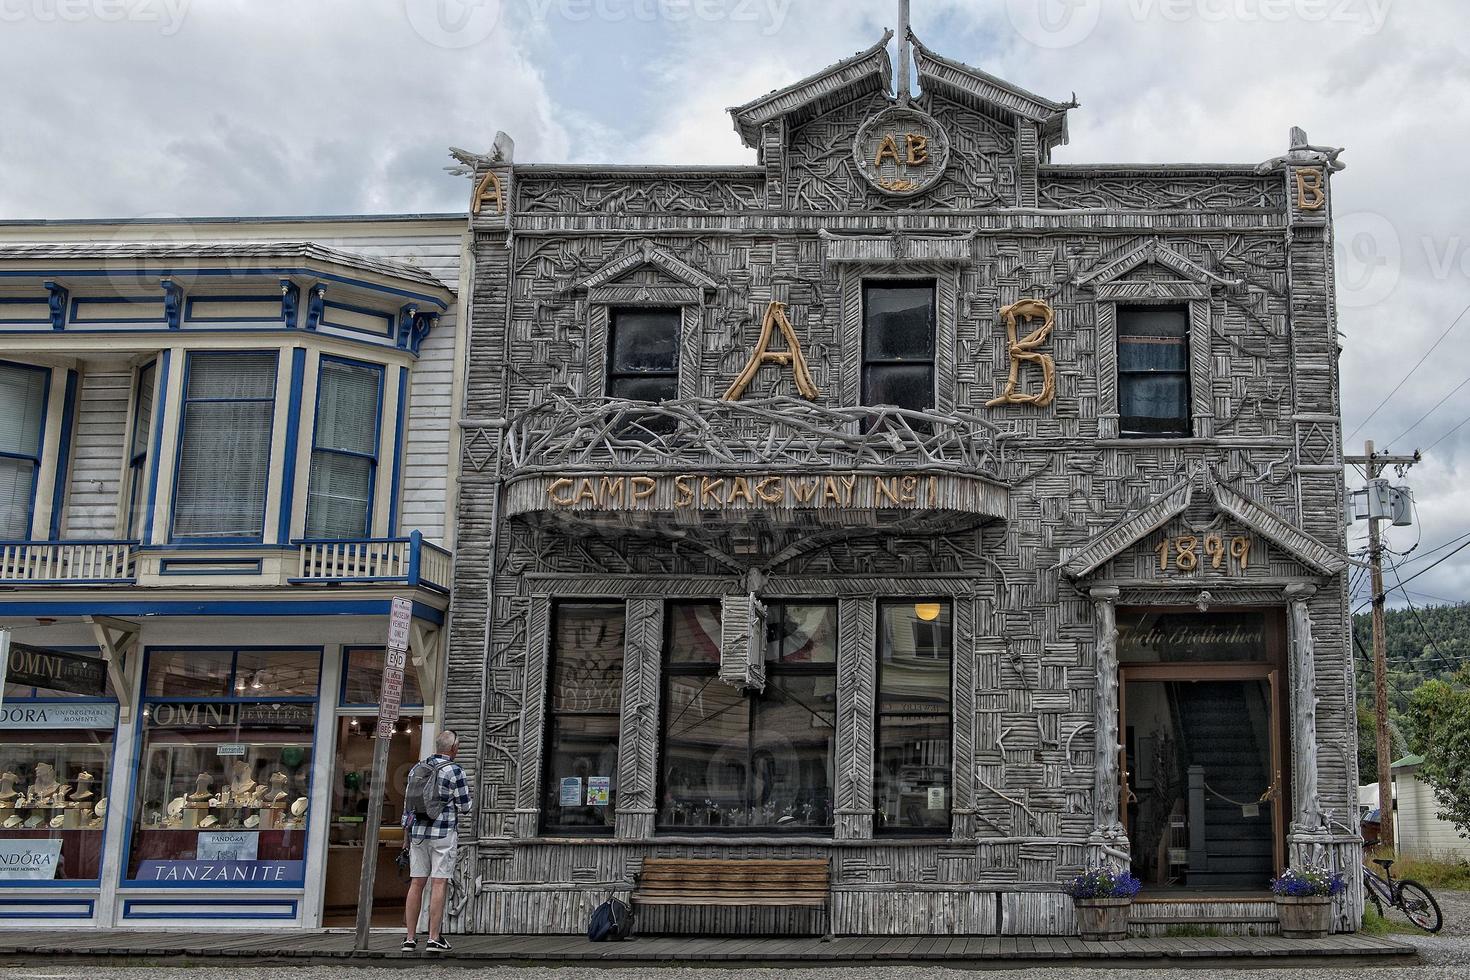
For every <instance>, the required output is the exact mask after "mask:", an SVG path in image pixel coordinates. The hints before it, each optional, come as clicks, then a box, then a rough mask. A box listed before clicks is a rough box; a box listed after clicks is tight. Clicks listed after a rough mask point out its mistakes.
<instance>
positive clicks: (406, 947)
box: [398, 936, 419, 953]
mask: <svg viewBox="0 0 1470 980" xmlns="http://www.w3.org/2000/svg"><path fill="white" fill-rule="evenodd" d="M398 948H399V949H400V950H402V951H403V952H405V953H412V952H413V951H414V950H416V949H418V948H419V944H418V943H416V942H414V941H413V937H412V936H409V937H408V938H407V939H405V940H404V941H403V945H402V946H399V947H398Z"/></svg>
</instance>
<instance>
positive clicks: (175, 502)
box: [168, 348, 281, 545]
mask: <svg viewBox="0 0 1470 980" xmlns="http://www.w3.org/2000/svg"><path fill="white" fill-rule="evenodd" d="M241 354H269V355H270V356H271V360H272V362H273V363H274V364H275V373H274V374H272V375H271V396H270V398H268V399H267V398H190V397H189V369H190V367H191V366H192V365H193V363H194V358H196V357H236V356H239V355H241ZM280 378H281V351H280V348H266V349H264V350H227V351H217V350H191V351H188V352H186V353H185V356H184V378H183V382H184V383H183V386H182V387H181V388H180V389H179V431H178V432H177V433H175V434H174V474H173V492H172V500H171V501H170V507H169V521H168V537H169V540H170V541H176V542H185V543H187V542H191V541H193V542H200V543H210V544H222V545H223V544H262V543H264V541H265V515H266V513H267V512H268V511H269V510H270V481H271V466H272V464H273V463H274V459H273V449H274V446H273V445H272V444H273V443H274V442H275V436H276V427H275V406H276V399H277V398H278V397H280V390H279V389H280ZM191 402H200V403H212V404H228V405H233V404H237V403H239V402H252V403H265V402H269V404H270V406H271V428H270V437H269V440H268V441H267V445H266V454H265V499H264V501H263V503H262V504H261V509H260V533H259V534H257V535H254V536H251V537H212V536H202V537H201V536H189V537H181V536H179V535H178V534H177V533H176V532H175V530H174V525H175V524H176V523H177V522H178V515H179V473H180V472H181V471H182V469H183V462H184V459H183V454H184V434H185V433H186V432H187V431H188V423H189V404H190V403H191Z"/></svg>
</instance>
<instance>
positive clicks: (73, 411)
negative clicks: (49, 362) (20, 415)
mask: <svg viewBox="0 0 1470 980" xmlns="http://www.w3.org/2000/svg"><path fill="white" fill-rule="evenodd" d="M81 377H82V376H81V373H80V372H79V371H77V370H75V369H74V368H72V369H68V370H67V372H66V392H65V395H64V397H63V398H62V402H61V432H60V434H59V435H58V436H57V440H56V476H55V477H54V478H53V479H52V481H51V522H50V527H49V528H48V529H47V530H48V537H47V538H46V540H48V541H60V540H61V521H62V518H63V517H64V516H65V509H64V508H65V507H66V490H67V487H68V485H69V484H70V482H71V449H72V432H73V430H75V428H76V421H77V386H78V382H79V381H80V380H81ZM41 431H42V432H43V433H44V432H45V430H44V429H42V430H41Z"/></svg>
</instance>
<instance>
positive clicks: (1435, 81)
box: [0, 0, 1470, 603]
mask: <svg viewBox="0 0 1470 980" xmlns="http://www.w3.org/2000/svg"><path fill="white" fill-rule="evenodd" d="M913 5H914V26H915V30H916V32H917V33H918V34H919V35H920V36H921V37H922V38H923V39H924V40H925V41H926V43H928V44H929V45H930V46H931V47H934V48H936V49H937V50H939V51H941V52H943V53H945V54H948V55H950V56H953V57H956V58H958V59H960V60H962V61H965V62H968V63H970V64H974V65H979V66H981V67H983V68H985V69H986V70H988V71H991V72H993V73H995V74H998V75H1001V76H1003V77H1006V78H1009V79H1011V80H1013V81H1015V82H1017V83H1018V84H1021V85H1023V86H1025V87H1027V88H1030V89H1032V90H1034V91H1037V92H1039V93H1041V94H1044V95H1047V96H1050V97H1052V98H1057V99H1065V98H1066V97H1068V96H1069V95H1070V94H1071V93H1073V92H1074V91H1075V92H1076V93H1077V96H1078V98H1079V99H1080V100H1081V102H1082V108H1081V109H1079V110H1077V111H1074V112H1073V113H1072V142H1071V145H1070V146H1067V147H1063V148H1061V149H1060V150H1059V151H1058V153H1057V159H1058V161H1059V162H1134V161H1144V162H1183V161H1211V162H1214V161H1226V162H1256V161H1260V160H1263V159H1266V158H1268V157H1271V156H1275V155H1277V154H1279V153H1281V152H1283V151H1285V149H1286V147H1287V131H1288V129H1289V128H1290V127H1291V126H1292V125H1300V126H1302V127H1304V128H1305V129H1306V130H1307V132H1308V134H1309V135H1310V136H1311V138H1312V141H1313V142H1315V143H1325V144H1331V145H1335V146H1346V147H1347V153H1346V154H1344V157H1343V159H1344V160H1345V161H1346V162H1347V163H1348V170H1347V171H1346V172H1345V173H1343V174H1342V175H1341V176H1339V177H1338V178H1337V179H1336V183H1335V202H1336V203H1335V206H1336V209H1337V211H1336V217H1337V222H1338V228H1339V292H1340V302H1341V306H1342V332H1343V335H1344V336H1343V342H1344V345H1345V348H1346V351H1345V355H1344V359H1343V374H1344V385H1345V393H1344V414H1345V416H1346V428H1347V431H1348V432H1351V433H1353V435H1352V437H1351V442H1350V446H1352V445H1354V444H1359V443H1361V441H1362V440H1363V439H1365V438H1372V439H1375V440H1377V442H1378V444H1379V446H1380V448H1381V447H1383V446H1385V445H1388V446H1391V447H1392V449H1393V450H1395V451H1408V450H1410V449H1412V448H1414V447H1416V446H1418V447H1422V448H1426V449H1428V448H1429V447H1430V446H1431V445H1432V446H1433V448H1432V451H1431V452H1429V454H1428V455H1427V457H1426V459H1425V461H1424V462H1423V463H1422V464H1421V465H1420V466H1418V467H1415V469H1414V471H1413V473H1412V484H1413V486H1414V487H1415V488H1416V490H1417V494H1418V499H1419V516H1420V524H1419V526H1417V527H1414V528H1409V529H1399V530H1395V531H1394V532H1393V533H1392V535H1391V540H1390V544H1391V546H1392V547H1393V548H1394V549H1396V550H1398V551H1408V549H1410V548H1411V547H1412V546H1414V545H1415V544H1416V542H1417V544H1418V549H1417V550H1416V551H1414V552H1413V553H1411V554H1409V555H1408V557H1407V558H1406V559H1405V560H1404V564H1403V565H1402V571H1401V573H1402V575H1403V576H1405V577H1407V576H1409V575H1411V574H1413V573H1414V572H1415V571H1418V570H1419V569H1422V568H1424V567H1425V566H1427V565H1429V564H1430V563H1431V562H1433V561H1434V560H1435V558H1438V557H1440V556H1442V555H1443V554H1445V553H1446V551H1437V552H1432V551H1431V549H1434V548H1436V547H1437V546H1439V545H1441V544H1443V543H1445V542H1448V541H1451V540H1453V539H1455V538H1457V537H1459V536H1460V535H1465V534H1467V533H1470V489H1467V484H1470V424H1467V425H1465V426H1464V427H1463V428H1461V429H1459V430H1458V431H1457V432H1454V433H1453V434H1449V435H1447V433H1448V432H1449V430H1450V429H1451V428H1452V427H1453V426H1455V425H1456V424H1457V423H1460V422H1463V421H1465V420H1466V419H1467V417H1470V384H1467V385H1466V387H1464V388H1462V389H1460V390H1458V391H1455V388H1456V386H1457V385H1459V384H1460V383H1461V382H1464V381H1465V380H1466V379H1467V378H1470V314H1467V315H1466V316H1465V318H1464V321H1462V322H1460V323H1459V324H1458V325H1456V326H1454V327H1453V329H1450V328H1451V325H1452V324H1454V323H1455V321H1456V318H1457V317H1458V316H1459V315H1460V314H1461V313H1462V312H1463V311H1465V310H1466V308H1467V306H1470V220H1467V218H1470V195H1466V194H1465V193H1464V192H1463V190H1462V184H1461V182H1462V181H1463V180H1464V178H1465V176H1466V161H1467V159H1470V158H1467V150H1470V51H1467V45H1470V41H1467V38H1470V4H1466V3H1464V2H1462V0H913ZM897 8H898V0H0V56H3V63H4V66H5V67H4V77H5V78H6V79H7V81H8V84H7V86H6V97H5V98H4V99H3V100H0V173H3V174H4V178H5V179H4V180H3V181H0V217H5V218H40V217H51V218H56V217H136V216H144V215H157V216H168V215H217V214H321V213H362V212H408V211H455V210H461V209H462V208H463V207H464V204H465V198H466V194H467V188H466V186H465V184H464V183H463V182H462V181H461V180H460V179H457V178H452V177H449V176H447V175H445V174H444V173H443V172H442V170H441V167H442V166H443V165H444V164H445V163H447V162H448V161H447V159H446V157H445V147H446V146H449V145H456V146H463V147H467V148H471V149H484V148H487V147H488V146H489V144H490V141H491V139H492V138H493V136H494V134H495V131H496V130H498V129H503V130H505V131H506V132H508V133H510V134H511V135H512V136H513V137H515V139H516V142H517V159H519V160H522V161H577V162H658V163H677V162H697V163H745V162H751V161H752V160H753V159H754V158H753V155H752V154H751V153H750V152H749V151H747V150H745V149H744V148H742V147H741V146H740V144H739V141H738V140H737V139H736V137H735V134H734V132H733V130H732V129H731V127H730V121H729V117H728V116H727V115H726V114H725V112H724V110H725V107H727V106H731V105H736V104H739V103H742V102H745V101H748V100H749V99H751V98H753V97H755V96H757V95H759V94H761V93H763V92H765V91H767V90H769V89H770V88H772V87H775V86H776V85H778V84H785V83H786V82H789V81H793V80H795V79H797V78H799V77H801V76H803V75H806V74H810V73H811V72H812V71H815V70H816V69H818V68H821V67H822V66H824V65H827V64H829V63H831V62H832V61H834V60H836V59H838V58H841V57H844V56H846V55H848V54H851V53H852V52H854V51H857V50H859V49H861V48H864V47H867V46H868V45H870V44H872V43H873V41H874V40H876V39H877V37H878V36H879V35H880V33H881V31H882V29H883V28H884V27H885V26H891V25H893V24H894V23H895V21H896V18H897ZM1447 329H1449V333H1448V335H1447V336H1445V337H1444V339H1443V340H1442V341H1441V342H1440V343H1439V345H1438V347H1437V348H1436V347H1433V345H1434V344H1435V343H1436V340H1437V338H1439V337H1440V336H1441V335H1442V334H1444V332H1445V331H1446V330H1447ZM1431 349H1432V352H1431ZM1426 355H1427V356H1426ZM1421 360H1422V364H1420V366H1419V367H1418V368H1417V370H1413V374H1412V376H1411V377H1409V379H1408V381H1407V382H1406V383H1404V384H1403V386H1402V388H1400V389H1399V390H1398V391H1397V392H1396V393H1395V394H1394V395H1393V396H1392V397H1391V398H1390V399H1389V400H1388V402H1387V403H1386V404H1384V405H1383V407H1382V408H1381V409H1379V410H1378V411H1377V413H1376V415H1372V413H1374V410H1375V408H1377V406H1378V405H1379V403H1380V401H1382V399H1383V398H1384V397H1385V396H1387V395H1388V394H1389V393H1390V392H1391V391H1393V389H1394V387H1395V386H1396V385H1398V384H1399V382H1400V380H1401V379H1403V378H1404V377H1405V376H1406V375H1408V374H1409V372H1410V371H1411V369H1414V368H1415V365H1416V363H1418V362H1421ZM1452 392H1453V393H1452ZM1446 396H1448V397H1447V398H1446ZM1441 399H1445V400H1444V403H1443V404H1442V405H1440V406H1439V407H1438V408H1437V409H1436V410H1435V411H1433V412H1432V413H1430V414H1429V416H1428V418H1425V419H1423V421H1422V422H1419V421H1418V420H1420V419H1421V417H1423V416H1424V415H1425V413H1426V412H1429V411H1430V409H1431V408H1433V407H1434V406H1435V404H1436V403H1437V402H1439V401H1440V400H1441ZM1370 415H1372V418H1371V420H1370V421H1368V422H1367V424H1366V425H1363V424H1362V423H1364V421H1365V419H1368V417H1369V416H1370ZM1416 422H1418V424H1417V426H1416ZM1360 426H1361V428H1360ZM1354 430H1358V431H1354ZM1357 451H1361V447H1360V446H1358V447H1357ZM1361 530H1362V525H1361V524H1360V525H1359V526H1358V531H1359V532H1361ZM1467 540H1470V539H1467ZM1446 550H1448V549H1446ZM1389 584H1390V585H1392V584H1393V577H1392V575H1390V577H1389ZM1408 588H1409V589H1410V590H1412V594H1413V597H1414V601H1415V602H1416V603H1432V602H1440V601H1445V600H1455V601H1463V600H1465V599H1467V598H1470V549H1467V550H1466V551H1465V552H1462V553H1461V554H1460V555H1458V556H1456V557H1455V558H1454V559H1451V560H1450V561H1448V562H1445V563H1444V564H1441V565H1439V566H1438V567H1437V568H1435V569H1434V570H1433V571H1430V572H1428V573H1427V574H1425V575H1424V576H1422V577H1421V578H1418V579H1416V580H1415V581H1414V582H1413V583H1412V584H1411V585H1410V586H1409V587H1408Z"/></svg>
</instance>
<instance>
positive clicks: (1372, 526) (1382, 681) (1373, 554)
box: [1347, 440, 1419, 851]
mask: <svg viewBox="0 0 1470 980" xmlns="http://www.w3.org/2000/svg"><path fill="white" fill-rule="evenodd" d="M1347 462H1349V463H1356V464H1358V465H1359V466H1362V467H1363V468H1364V470H1365V471H1366V472H1367V474H1368V494H1369V497H1370V506H1369V510H1368V567H1369V569H1370V571H1371V572H1372V576H1373V577H1372V587H1373V714H1374V726H1373V729H1374V743H1375V745H1376V747H1377V755H1378V839H1379V841H1380V842H1381V843H1382V844H1383V845H1384V846H1385V847H1386V848H1387V849H1388V850H1390V851H1391V850H1393V848H1394V827H1393V769H1392V765H1393V758H1392V755H1391V749H1390V746H1389V740H1388V653H1387V647H1388V640H1387V637H1386V635H1385V632H1384V624H1383V605H1384V602H1385V600H1386V599H1387V597H1386V596H1385V595H1384V594H1383V536H1382V534H1381V532H1380V531H1379V529H1378V522H1379V521H1380V520H1383V519H1384V518H1386V517H1389V516H1391V515H1389V514H1384V513H1380V512H1377V508H1376V505H1374V504H1373V503H1372V502H1371V501H1372V495H1373V493H1374V489H1373V488H1374V481H1375V480H1376V479H1378V474H1379V473H1380V472H1381V471H1382V469H1383V467H1385V466H1412V465H1414V464H1415V463H1417V462H1419V453H1418V452H1417V451H1416V452H1415V453H1414V454H1413V455H1412V456H1390V455H1388V454H1386V453H1385V454H1377V453H1374V452H1373V442H1372V440H1369V441H1368V442H1366V443H1364V444H1363V455H1362V456H1349V457H1347ZM1348 628H1349V629H1351V628H1352V624H1351V623H1349V624H1348Z"/></svg>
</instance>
